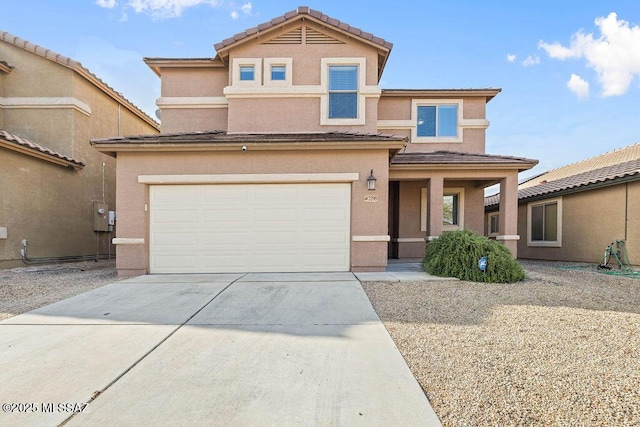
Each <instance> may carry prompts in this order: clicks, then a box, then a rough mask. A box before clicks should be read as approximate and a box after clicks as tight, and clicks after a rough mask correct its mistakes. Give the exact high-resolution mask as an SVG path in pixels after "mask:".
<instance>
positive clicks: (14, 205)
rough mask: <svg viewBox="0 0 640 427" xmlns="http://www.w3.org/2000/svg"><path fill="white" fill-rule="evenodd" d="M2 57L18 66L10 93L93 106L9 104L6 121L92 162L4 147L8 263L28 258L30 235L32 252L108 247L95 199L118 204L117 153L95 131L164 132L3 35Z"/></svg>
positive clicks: (2, 212) (0, 243) (0, 171)
mask: <svg viewBox="0 0 640 427" xmlns="http://www.w3.org/2000/svg"><path fill="white" fill-rule="evenodd" d="M0 57H3V59H5V58H7V60H8V61H9V62H10V63H11V64H12V65H14V69H13V71H12V72H11V73H10V74H8V75H5V76H4V79H5V83H6V86H5V90H4V94H3V96H4V97H7V98H10V97H26V98H40V99H41V100H43V101H44V102H45V103H46V102H52V101H51V99H50V98H51V97H55V98H72V99H75V100H77V101H78V102H80V103H83V104H86V105H87V106H88V107H89V108H90V110H91V111H90V115H87V114H85V113H83V112H80V111H78V110H77V109H73V108H68V107H62V108H38V107H29V108H6V109H4V110H3V128H4V129H6V130H7V131H9V132H11V133H14V134H16V135H18V136H21V137H23V138H26V139H28V140H30V141H32V142H35V143H38V144H40V145H42V146H44V147H47V148H50V149H52V150H55V151H58V152H60V153H61V154H63V155H67V156H70V157H72V158H74V159H75V160H78V161H80V162H83V163H85V165H86V166H85V167H84V168H83V169H77V170H71V169H68V168H66V167H64V166H59V165H55V164H53V163H50V162H47V161H45V160H40V159H35V158H33V157H30V156H28V155H25V154H20V153H16V152H14V151H11V150H8V149H4V148H0V183H1V184H2V185H0V200H2V203H0V227H6V228H7V234H8V238H7V239H0V268H9V267H15V266H21V265H24V264H23V263H22V261H21V256H20V249H21V248H22V244H21V241H22V239H27V241H28V255H29V257H30V258H40V257H61V256H78V255H95V253H96V250H98V251H99V252H100V253H103V254H107V253H108V252H109V250H110V249H111V250H112V252H114V253H115V248H113V247H112V246H110V245H109V241H110V236H109V235H108V234H107V233H101V234H100V235H99V236H96V234H95V233H94V231H93V202H94V201H102V200H103V167H102V164H103V162H104V164H105V167H104V199H105V201H106V203H107V204H108V206H109V209H112V210H115V209H116V205H115V168H116V167H115V159H114V158H112V157H110V156H107V155H104V154H102V153H99V152H98V151H96V150H95V149H93V148H92V147H91V145H90V143H89V140H90V139H91V138H106V137H112V136H117V135H124V134H128V135H132V134H145V133H156V131H155V130H154V128H153V127H152V126H151V125H150V124H148V123H146V122H144V121H142V120H141V119H140V118H139V117H138V116H137V115H135V114H133V113H132V112H131V111H130V110H128V109H127V108H125V107H121V108H120V109H119V110H120V111H118V102H116V101H115V100H114V99H113V98H111V97H110V96H108V95H106V94H105V93H104V92H103V91H101V90H99V89H98V88H96V86H95V85H94V84H92V83H90V82H89V81H87V80H86V79H85V78H83V77H82V76H80V75H79V74H78V73H76V72H75V71H74V70H71V69H69V68H67V67H65V66H62V65H60V64H57V63H55V62H52V61H50V60H47V59H44V58H42V57H40V56H38V55H35V54H32V53H29V52H26V51H24V50H23V49H21V48H18V47H16V46H13V45H9V44H7V43H4V42H0Z"/></svg>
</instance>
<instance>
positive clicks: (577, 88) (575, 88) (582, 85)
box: [567, 73, 589, 99]
mask: <svg viewBox="0 0 640 427" xmlns="http://www.w3.org/2000/svg"><path fill="white" fill-rule="evenodd" d="M567 87H568V88H569V90H570V91H571V92H573V93H575V94H576V95H577V97H578V98H581V99H584V98H587V97H589V82H587V81H585V80H584V79H583V78H582V77H580V76H579V75H577V74H573V73H572V74H571V78H570V79H569V81H568V82H567Z"/></svg>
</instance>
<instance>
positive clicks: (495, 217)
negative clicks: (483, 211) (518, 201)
mask: <svg viewBox="0 0 640 427" xmlns="http://www.w3.org/2000/svg"><path fill="white" fill-rule="evenodd" d="M487 228H488V231H489V236H496V235H497V234H498V233H499V232H500V214H497V213H492V214H489V226H488V227H487Z"/></svg>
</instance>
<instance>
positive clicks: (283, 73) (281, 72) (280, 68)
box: [271, 65, 287, 81]
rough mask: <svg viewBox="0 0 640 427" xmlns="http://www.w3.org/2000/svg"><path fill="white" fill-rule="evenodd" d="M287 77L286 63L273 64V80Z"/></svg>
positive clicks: (281, 79) (282, 79)
mask: <svg viewBox="0 0 640 427" xmlns="http://www.w3.org/2000/svg"><path fill="white" fill-rule="evenodd" d="M286 78H287V68H286V67H285V66H284V65H272V66H271V80H273V81H284V80H286Z"/></svg>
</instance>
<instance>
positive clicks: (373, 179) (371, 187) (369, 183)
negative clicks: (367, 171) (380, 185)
mask: <svg viewBox="0 0 640 427" xmlns="http://www.w3.org/2000/svg"><path fill="white" fill-rule="evenodd" d="M376 181H377V179H376V177H375V176H373V169H371V175H369V178H367V188H368V189H369V190H372V191H373V190H375V189H376Z"/></svg>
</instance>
